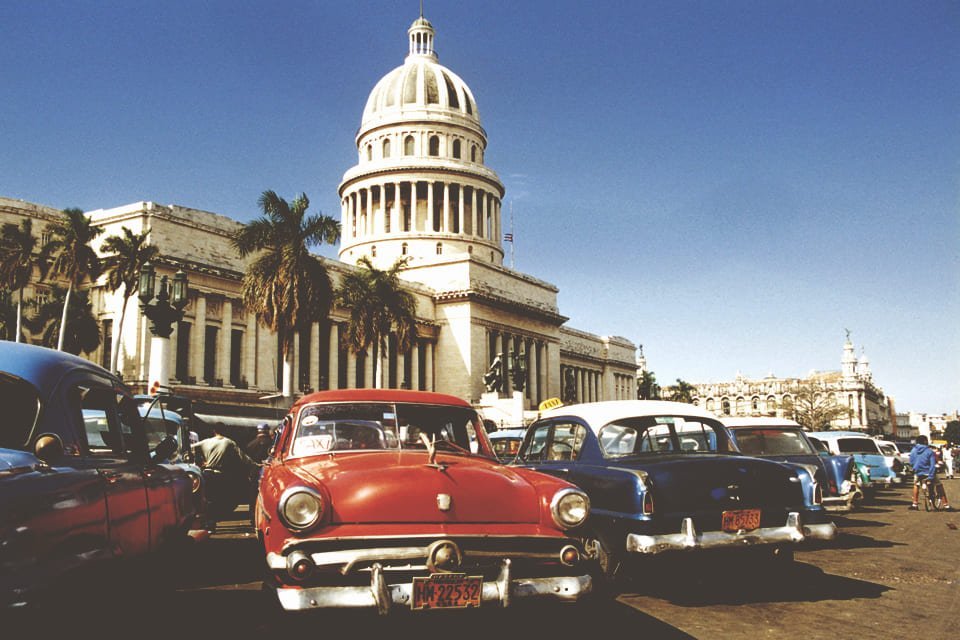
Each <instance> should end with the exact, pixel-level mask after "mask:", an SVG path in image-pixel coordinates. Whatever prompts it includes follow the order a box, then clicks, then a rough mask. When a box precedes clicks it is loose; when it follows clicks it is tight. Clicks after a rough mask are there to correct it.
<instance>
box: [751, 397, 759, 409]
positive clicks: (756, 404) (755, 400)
mask: <svg viewBox="0 0 960 640" xmlns="http://www.w3.org/2000/svg"><path fill="white" fill-rule="evenodd" d="M750 410H751V411H754V412H756V411H760V398H758V397H757V396H753V398H752V399H751V400H750Z"/></svg>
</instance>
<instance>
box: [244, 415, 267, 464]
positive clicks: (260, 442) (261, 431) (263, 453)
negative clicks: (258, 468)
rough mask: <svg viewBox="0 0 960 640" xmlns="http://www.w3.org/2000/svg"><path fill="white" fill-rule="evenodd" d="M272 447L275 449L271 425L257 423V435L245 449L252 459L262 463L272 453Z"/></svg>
mask: <svg viewBox="0 0 960 640" xmlns="http://www.w3.org/2000/svg"><path fill="white" fill-rule="evenodd" d="M271 449H273V437H272V436H271V435H270V425H268V424H267V423H266V422H261V423H260V424H258V425H257V435H256V436H255V437H254V438H253V440H251V441H250V442H248V443H247V446H246V448H245V451H246V452H247V455H248V456H250V459H251V460H253V461H254V462H256V463H262V462H263V461H264V460H266V459H267V457H268V456H269V455H270V450H271Z"/></svg>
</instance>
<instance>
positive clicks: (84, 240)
mask: <svg viewBox="0 0 960 640" xmlns="http://www.w3.org/2000/svg"><path fill="white" fill-rule="evenodd" d="M63 215H64V219H63V220H58V221H57V222H51V223H49V224H48V225H47V231H49V232H50V241H49V242H48V243H47V244H46V245H44V246H43V247H42V248H41V251H40V253H41V260H43V262H44V264H46V263H47V261H48V260H49V264H50V270H51V271H52V272H53V273H55V274H57V275H59V276H60V277H62V278H64V279H65V280H66V281H67V293H66V295H65V296H64V299H63V313H62V314H61V317H60V334H59V337H58V338H57V349H58V350H59V351H63V350H64V349H63V344H64V337H65V336H66V333H67V308H68V307H69V306H70V297H71V295H72V294H73V290H74V289H75V288H76V287H78V286H80V284H82V283H83V281H84V280H86V279H87V278H90V279H91V280H92V279H95V278H96V277H97V276H99V275H100V258H99V256H97V253H96V251H94V250H93V247H91V246H90V243H91V242H92V241H93V240H94V239H95V238H96V237H97V236H99V235H100V234H101V233H103V228H102V227H95V226H93V224H91V222H90V218H88V217H87V216H86V215H85V214H84V213H83V211H81V210H80V209H64V210H63Z"/></svg>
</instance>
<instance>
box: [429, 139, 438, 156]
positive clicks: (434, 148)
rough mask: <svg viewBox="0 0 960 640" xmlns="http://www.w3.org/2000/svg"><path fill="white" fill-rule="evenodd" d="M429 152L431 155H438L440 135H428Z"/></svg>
mask: <svg viewBox="0 0 960 640" xmlns="http://www.w3.org/2000/svg"><path fill="white" fill-rule="evenodd" d="M429 145H430V146H429V149H430V150H429V153H430V155H431V156H438V155H440V137H439V136H430V142H429Z"/></svg>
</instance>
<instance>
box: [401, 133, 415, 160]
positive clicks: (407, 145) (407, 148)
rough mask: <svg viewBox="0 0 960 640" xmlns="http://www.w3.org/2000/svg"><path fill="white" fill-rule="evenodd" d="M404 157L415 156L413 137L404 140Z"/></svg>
mask: <svg viewBox="0 0 960 640" xmlns="http://www.w3.org/2000/svg"><path fill="white" fill-rule="evenodd" d="M403 155H405V156H412V155H413V136H407V137H406V138H404V139H403Z"/></svg>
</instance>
